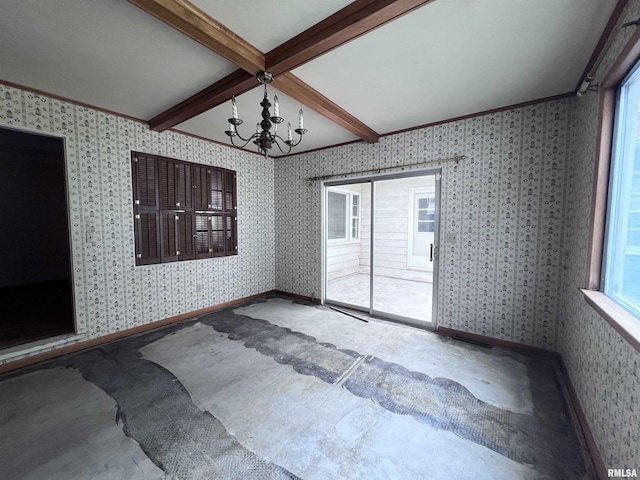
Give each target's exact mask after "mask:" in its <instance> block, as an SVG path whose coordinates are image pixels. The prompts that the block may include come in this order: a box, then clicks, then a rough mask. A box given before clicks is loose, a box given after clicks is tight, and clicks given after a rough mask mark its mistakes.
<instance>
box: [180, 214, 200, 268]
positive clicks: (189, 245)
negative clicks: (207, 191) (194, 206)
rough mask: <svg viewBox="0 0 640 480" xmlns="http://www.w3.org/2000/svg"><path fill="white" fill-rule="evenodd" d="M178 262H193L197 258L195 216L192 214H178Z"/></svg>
mask: <svg viewBox="0 0 640 480" xmlns="http://www.w3.org/2000/svg"><path fill="white" fill-rule="evenodd" d="M176 215H177V216H178V252H180V253H179V255H178V260H193V259H194V258H196V257H195V250H194V243H195V238H194V237H195V234H194V229H193V222H194V215H193V213H191V212H178V213H177V214H176Z"/></svg>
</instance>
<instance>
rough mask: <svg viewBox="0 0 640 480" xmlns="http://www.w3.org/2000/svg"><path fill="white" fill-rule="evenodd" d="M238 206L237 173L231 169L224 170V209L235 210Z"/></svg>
mask: <svg viewBox="0 0 640 480" xmlns="http://www.w3.org/2000/svg"><path fill="white" fill-rule="evenodd" d="M235 206H236V181H235V174H234V173H233V172H231V171H229V170H225V172H224V209H225V211H227V212H233V210H234V207H235Z"/></svg>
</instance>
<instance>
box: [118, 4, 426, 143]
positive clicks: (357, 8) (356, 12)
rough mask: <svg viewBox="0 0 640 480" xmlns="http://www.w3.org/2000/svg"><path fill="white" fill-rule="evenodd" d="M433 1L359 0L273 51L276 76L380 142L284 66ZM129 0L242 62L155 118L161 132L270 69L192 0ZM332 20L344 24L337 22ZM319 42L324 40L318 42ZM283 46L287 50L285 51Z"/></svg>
mask: <svg viewBox="0 0 640 480" xmlns="http://www.w3.org/2000/svg"><path fill="white" fill-rule="evenodd" d="M430 1H433V0H396V1H392V0H357V1H356V2H354V3H352V4H350V5H348V6H347V7H345V8H344V9H342V10H340V11H338V12H336V14H334V15H332V16H330V17H328V18H327V19H325V20H323V21H322V22H320V23H318V24H317V25H315V26H313V27H311V28H309V29H307V30H306V31H305V32H303V33H301V34H300V35H298V36H296V37H294V39H292V40H291V41H289V42H285V43H284V44H283V45H281V46H280V47H277V48H276V49H274V50H272V51H271V52H270V53H273V54H274V57H273V58H275V59H276V60H277V61H278V62H279V63H278V64H276V65H275V66H276V67H277V68H278V72H279V77H278V78H276V79H275V83H274V86H275V87H276V88H278V89H279V90H281V91H282V92H283V93H286V94H287V95H289V96H290V97H292V98H294V99H296V100H298V101H299V102H300V103H302V104H303V105H305V106H307V107H309V108H311V109H312V110H315V111H317V112H318V113H320V114H321V115H323V116H325V117H326V118H328V119H330V120H332V121H333V122H335V123H337V124H338V125H340V126H342V127H343V128H345V129H347V130H349V131H350V132H352V133H353V134H355V135H357V136H358V137H359V138H362V139H363V140H365V141H367V142H377V141H378V139H379V138H380V135H379V134H378V133H376V132H375V131H374V130H372V129H371V128H369V127H368V126H366V125H365V124H364V123H362V122H361V121H360V120H358V119H357V118H355V117H354V116H353V115H351V114H350V113H348V112H346V111H345V110H343V109H342V108H340V107H339V106H338V105H336V104H335V103H333V102H332V101H331V100H329V99H328V98H327V97H325V96H324V95H322V94H321V93H320V92H318V91H316V90H314V89H313V88H312V87H311V86H310V85H308V84H306V83H304V82H303V81H302V80H300V79H298V78H296V77H295V76H294V75H292V74H291V73H289V72H288V70H286V69H285V70H283V67H282V66H283V65H288V64H291V65H295V66H299V65H301V64H303V63H306V62H308V61H310V60H312V59H313V58H315V57H317V56H319V55H321V54H322V53H326V52H328V51H329V50H331V49H333V48H336V47H337V46H339V45H342V44H344V43H346V42H348V41H350V40H353V39H354V38H357V37H358V36H360V35H363V34H364V33H366V32H368V31H370V30H372V29H374V28H377V27H379V26H381V25H383V24H384V23H387V22H389V21H391V20H393V19H395V18H397V17H398V16H400V15H404V14H405V13H407V12H409V11H411V10H413V9H415V8H418V7H419V6H422V5H424V4H426V3H429V2H430ZM129 2H131V3H132V4H134V5H136V6H138V7H140V8H141V9H143V10H144V11H145V12H147V13H149V14H151V15H153V16H155V17H156V18H158V19H159V20H161V21H162V22H164V23H166V24H167V25H169V26H171V27H173V28H175V29H177V30H178V31H180V32H182V33H184V34H185V35H187V36H188V37H190V38H191V39H193V40H195V41H197V42H199V43H200V44H202V45H204V46H205V47H207V48H208V49H210V50H211V51H213V52H214V53H217V54H219V55H221V56H223V57H224V58H225V59H227V60H229V61H231V62H233V63H235V64H236V65H238V67H240V70H237V71H235V72H233V73H231V74H230V75H227V76H226V77H225V78H223V79H222V80H219V81H217V82H216V83H214V84H213V85H210V86H209V87H207V88H205V89H204V90H201V91H200V92H198V93H196V94H195V95H192V96H191V97H189V98H187V99H186V100H184V101H182V102H180V103H179V104H178V105H175V106H173V107H171V108H170V109H168V110H166V111H164V112H162V113H160V114H159V115H156V116H155V117H154V118H152V119H151V120H150V121H149V126H150V128H151V129H152V130H155V131H160V132H161V131H163V130H166V129H168V128H171V127H174V126H175V125H177V124H179V123H182V122H184V121H186V120H188V119H190V118H193V117H195V116H196V115H199V114H201V113H203V112H206V111H207V110H210V109H212V108H214V107H216V106H218V105H220V104H222V103H224V102H226V101H228V100H230V99H231V97H233V96H236V95H240V94H242V93H244V92H246V91H248V90H251V89H252V88H254V87H255V86H256V83H255V82H256V80H255V77H254V76H255V74H256V73H257V72H259V71H262V70H266V60H265V55H264V54H262V52H260V51H259V50H258V49H256V48H255V47H253V46H252V45H251V44H249V43H248V42H246V41H245V40H244V39H242V38H241V37H240V36H238V35H236V34H235V33H233V32H232V31H231V30H229V29H228V28H226V27H225V26H224V25H222V24H221V23H219V22H218V21H216V20H215V19H213V18H212V17H210V16H208V15H207V14H206V13H204V12H203V11H202V10H200V9H199V8H198V7H196V6H194V5H192V4H191V3H189V2H188V1H187V0H129ZM332 22H333V23H337V24H338V26H337V27H335V26H332ZM343 30H344V31H343ZM341 32H342V33H341ZM292 41H293V43H291V42H292ZM315 43H319V46H318V47H314V45H315ZM281 47H283V51H281V52H280V51H279V49H280V48H281ZM289 58H291V60H289ZM283 62H284V63H283ZM279 65H280V66H279ZM272 73H273V72H272Z"/></svg>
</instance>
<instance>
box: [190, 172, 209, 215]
mask: <svg viewBox="0 0 640 480" xmlns="http://www.w3.org/2000/svg"><path fill="white" fill-rule="evenodd" d="M210 173H211V170H209V168H208V167H204V166H199V165H194V166H193V169H192V183H193V185H192V190H193V208H194V209H195V210H200V211H202V210H207V209H209V208H211V202H210V195H211V192H210V187H209V174H210Z"/></svg>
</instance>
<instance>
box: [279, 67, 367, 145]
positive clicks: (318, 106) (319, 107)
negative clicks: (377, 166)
mask: <svg viewBox="0 0 640 480" xmlns="http://www.w3.org/2000/svg"><path fill="white" fill-rule="evenodd" d="M272 85H273V86H274V87H275V88H277V89H278V90H280V91H281V92H282V93H285V94H287V95H289V96H290V97H291V98H293V99H295V100H297V101H299V102H300V103H302V104H303V105H306V106H307V107H309V108H311V109H312V110H315V111H316V112H318V113H319V114H320V115H323V116H325V117H326V118H328V119H329V120H331V121H333V122H335V123H337V124H338V125H340V126H341V127H343V128H345V129H346V130H349V131H350V132H351V133H353V134H354V135H356V136H358V137H360V138H361V139H362V140H364V141H365V142H369V143H375V142H377V141H378V140H379V139H380V135H379V134H378V133H376V132H375V131H374V130H372V129H371V128H369V127H367V126H366V125H365V124H364V123H362V122H361V121H360V120H358V119H357V118H356V117H354V116H353V115H351V114H350V113H349V112H347V111H345V110H343V109H342V108H340V107H339V106H338V105H336V104H335V103H333V102H332V101H331V100H329V99H328V98H327V97H325V96H324V95H322V94H321V93H320V92H318V91H316V90H314V89H313V88H311V86H309V85H308V84H306V83H304V82H303V81H302V80H300V79H299V78H298V77H296V76H295V75H293V74H292V73H290V72H287V73H283V74H281V75H279V76H278V77H276V78H275V79H274V80H273V84H272Z"/></svg>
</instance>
